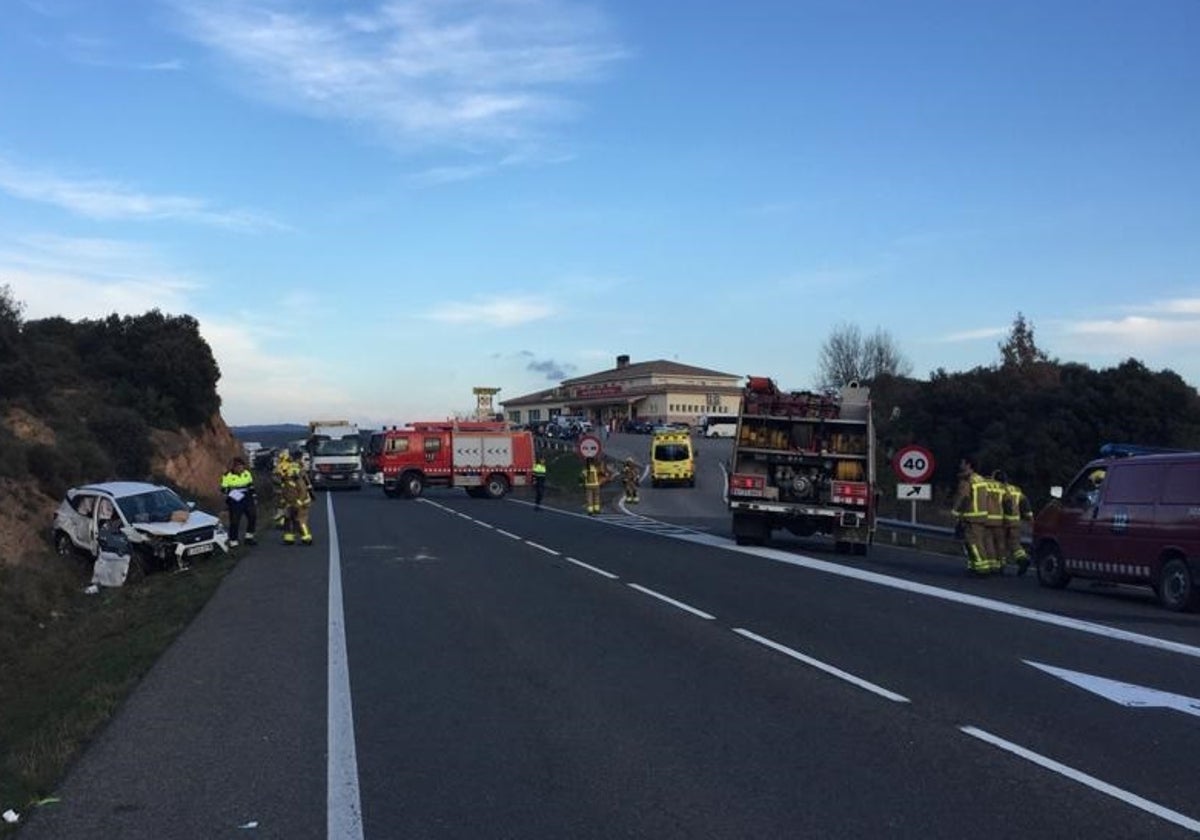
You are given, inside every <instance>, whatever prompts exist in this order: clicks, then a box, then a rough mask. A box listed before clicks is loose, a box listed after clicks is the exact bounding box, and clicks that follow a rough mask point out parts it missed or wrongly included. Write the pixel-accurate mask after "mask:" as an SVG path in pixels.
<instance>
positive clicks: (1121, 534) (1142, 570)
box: [1092, 461, 1163, 579]
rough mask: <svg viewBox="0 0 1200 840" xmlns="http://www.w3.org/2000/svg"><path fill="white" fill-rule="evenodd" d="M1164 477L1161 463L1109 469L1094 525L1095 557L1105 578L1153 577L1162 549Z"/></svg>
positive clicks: (1134, 463) (1116, 465) (1098, 567)
mask: <svg viewBox="0 0 1200 840" xmlns="http://www.w3.org/2000/svg"><path fill="white" fill-rule="evenodd" d="M1162 477H1163V465H1162V464H1158V463H1137V462H1134V461H1129V462H1124V463H1117V464H1113V465H1112V466H1111V467H1110V468H1109V470H1108V476H1107V477H1106V478H1105V480H1104V486H1103V487H1102V488H1101V492H1100V503H1099V505H1098V506H1097V510H1096V513H1095V516H1094V519H1093V523H1092V531H1093V536H1092V541H1093V544H1094V546H1095V548H1094V551H1093V553H1092V558H1093V559H1094V561H1095V562H1096V563H1097V564H1098V565H1097V567H1096V569H1095V571H1096V572H1097V573H1098V574H1099V575H1100V576H1101V577H1105V578H1109V579H1114V578H1145V577H1149V574H1150V566H1151V564H1152V563H1153V562H1155V561H1156V560H1157V557H1158V554H1159V548H1160V546H1159V545H1158V544H1157V542H1156V539H1155V535H1156V531H1157V529H1156V527H1155V522H1154V509H1155V506H1156V503H1157V502H1158V497H1159V493H1160V491H1161V487H1162Z"/></svg>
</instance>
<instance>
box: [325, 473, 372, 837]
mask: <svg viewBox="0 0 1200 840" xmlns="http://www.w3.org/2000/svg"><path fill="white" fill-rule="evenodd" d="M325 510H326V513H327V514H328V517H329V675H328V686H329V687H328V695H327V705H328V720H327V722H326V727H327V737H328V750H329V759H328V770H327V773H326V780H325V785H326V787H325V792H326V802H325V807H326V822H325V828H326V836H327V837H336V838H339V840H341V838H345V840H362V837H363V821H362V800H361V799H360V797H359V793H358V754H357V752H356V750H355V746H354V707H353V702H352V699H351V696H350V660H349V658H348V657H347V655H346V615H345V610H344V609H343V606H342V557H341V549H340V548H339V547H338V532H337V520H336V519H335V518H334V516H333V494H332V493H330V494H328V495H326V496H325Z"/></svg>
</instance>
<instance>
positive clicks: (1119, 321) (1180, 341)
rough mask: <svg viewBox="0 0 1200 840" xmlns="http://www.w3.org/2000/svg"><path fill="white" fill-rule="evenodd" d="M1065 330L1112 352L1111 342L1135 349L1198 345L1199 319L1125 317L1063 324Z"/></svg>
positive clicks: (1098, 347) (1096, 346)
mask: <svg viewBox="0 0 1200 840" xmlns="http://www.w3.org/2000/svg"><path fill="white" fill-rule="evenodd" d="M1065 331H1066V332H1067V333H1068V334H1072V335H1075V336H1079V337H1083V338H1087V339H1090V340H1092V341H1093V342H1094V343H1095V348H1094V349H1097V350H1112V349H1113V342H1114V341H1115V342H1121V343H1125V344H1128V345H1130V346H1132V347H1137V348H1150V347H1164V346H1168V345H1177V346H1186V347H1194V346H1197V345H1200V318H1180V319H1168V318H1151V317H1146V316H1142V315H1128V316H1126V317H1124V318H1116V319H1109V320H1096V321H1076V322H1073V323H1070V324H1067V325H1066V327H1065Z"/></svg>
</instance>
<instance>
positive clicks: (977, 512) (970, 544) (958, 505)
mask: <svg viewBox="0 0 1200 840" xmlns="http://www.w3.org/2000/svg"><path fill="white" fill-rule="evenodd" d="M986 487H987V482H986V481H984V478H983V476H981V475H979V473H977V472H975V461H974V459H973V458H971V457H969V456H963V458H962V460H961V461H959V463H958V492H957V493H956V494H955V496H954V505H953V506H952V510H953V512H954V515H955V516H956V517H958V527H957V528H956V529H955V533H956V534H957V535H958V536H959V537H961V538H962V541H963V553H965V554H966V556H967V572H968V574H972V575H984V574H987V573H988V571H989V570H990V565H989V564H988V561H987V555H986V552H985V549H984V540H985V539H986V537H987V527H986V526H985V524H984V523H985V522H986V520H987V501H986V499H985V498H984V496H985V495H986V492H987V491H986Z"/></svg>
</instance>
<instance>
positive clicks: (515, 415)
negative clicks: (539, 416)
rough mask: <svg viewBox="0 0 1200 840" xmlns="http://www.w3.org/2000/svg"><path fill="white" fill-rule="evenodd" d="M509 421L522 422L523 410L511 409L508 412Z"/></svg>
mask: <svg viewBox="0 0 1200 840" xmlns="http://www.w3.org/2000/svg"><path fill="white" fill-rule="evenodd" d="M508 422H510V423H520V422H521V412H520V411H510V412H508Z"/></svg>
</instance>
